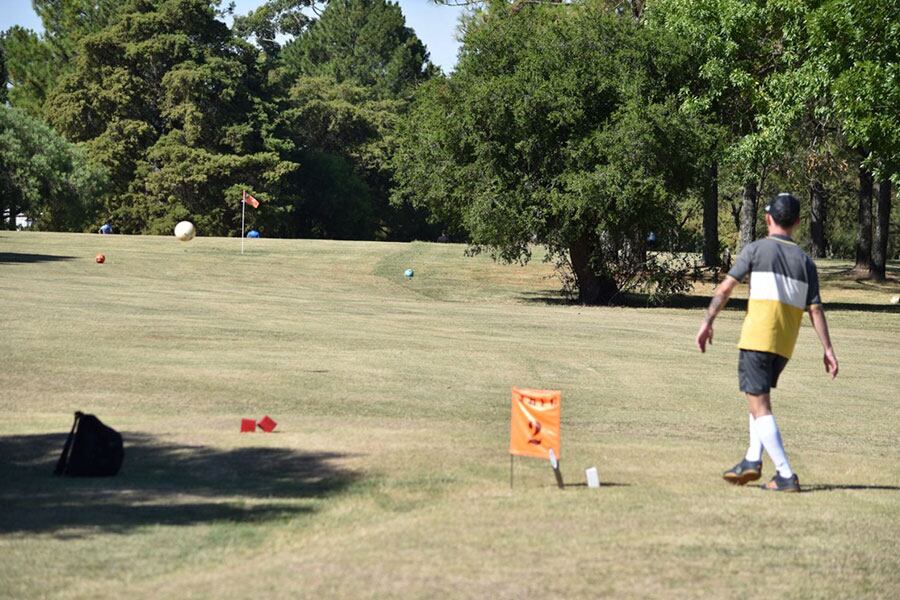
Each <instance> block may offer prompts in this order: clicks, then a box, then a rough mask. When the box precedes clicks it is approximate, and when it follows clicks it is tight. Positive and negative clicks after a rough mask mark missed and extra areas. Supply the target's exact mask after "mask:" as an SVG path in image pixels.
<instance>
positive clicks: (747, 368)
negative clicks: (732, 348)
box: [738, 350, 788, 395]
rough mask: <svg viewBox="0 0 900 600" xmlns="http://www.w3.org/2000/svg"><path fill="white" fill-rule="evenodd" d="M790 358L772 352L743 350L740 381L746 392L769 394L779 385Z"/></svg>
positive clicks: (740, 361)
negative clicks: (779, 379) (780, 376)
mask: <svg viewBox="0 0 900 600" xmlns="http://www.w3.org/2000/svg"><path fill="white" fill-rule="evenodd" d="M787 362H788V359H786V358H785V357H783V356H780V355H778V354H773V353H771V352H757V351H756V350H741V355H740V357H739V358H738V381H739V382H740V385H741V391H742V392H744V393H745V394H753V395H759V394H768V393H769V390H770V389H771V388H773V387H778V376H779V375H781V372H782V371H783V370H784V366H785V365H786V364H787Z"/></svg>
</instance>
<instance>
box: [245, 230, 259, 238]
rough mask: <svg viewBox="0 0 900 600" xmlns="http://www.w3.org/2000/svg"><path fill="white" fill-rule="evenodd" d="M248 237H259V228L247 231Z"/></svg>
mask: <svg viewBox="0 0 900 600" xmlns="http://www.w3.org/2000/svg"><path fill="white" fill-rule="evenodd" d="M247 237H248V238H258V237H259V232H258V231H257V230H255V229H252V230H250V231H248V232H247Z"/></svg>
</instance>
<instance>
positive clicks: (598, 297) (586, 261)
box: [569, 236, 619, 304]
mask: <svg viewBox="0 0 900 600" xmlns="http://www.w3.org/2000/svg"><path fill="white" fill-rule="evenodd" d="M593 248H594V244H593V243H591V241H590V240H589V239H588V237H587V236H582V237H580V238H578V239H577V240H575V241H574V242H573V243H572V244H571V245H570V246H569V258H570V259H571V261H572V269H573V270H574V271H575V283H576V285H577V286H578V301H579V302H580V303H582V304H608V303H609V301H610V300H612V298H613V296H615V295H616V292H618V291H619V290H618V289H617V288H616V283H615V282H614V281H613V280H612V279H609V278H608V277H600V276H598V275H597V273H595V272H594V269H593V268H592V266H591V258H592V254H593Z"/></svg>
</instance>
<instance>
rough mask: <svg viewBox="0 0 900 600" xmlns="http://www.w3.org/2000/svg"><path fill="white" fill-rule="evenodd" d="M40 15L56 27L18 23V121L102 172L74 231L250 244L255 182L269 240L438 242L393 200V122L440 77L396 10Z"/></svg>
mask: <svg viewBox="0 0 900 600" xmlns="http://www.w3.org/2000/svg"><path fill="white" fill-rule="evenodd" d="M35 9H36V11H37V12H38V14H39V15H40V17H41V19H42V22H43V23H44V27H45V32H44V34H43V35H41V36H38V35H36V34H34V33H33V32H30V31H26V30H24V29H22V28H20V27H13V28H12V29H10V30H9V31H7V32H5V33H4V37H3V41H2V47H3V48H4V52H5V56H6V57H8V59H7V60H6V61H5V64H6V67H7V72H8V75H7V76H6V77H5V80H8V81H9V82H10V83H11V86H10V99H9V100H10V104H11V105H12V106H13V107H16V108H17V109H19V110H18V111H17V112H11V113H10V114H9V118H25V116H26V115H30V117H32V118H37V119H40V120H42V121H44V122H46V123H47V124H49V125H50V126H51V127H52V128H53V130H55V131H56V132H58V133H59V134H61V135H62V136H63V137H64V138H65V140H66V141H67V142H68V143H70V144H73V145H74V146H73V150H75V149H77V150H78V151H80V152H82V153H83V154H84V155H85V156H86V157H87V159H88V160H89V161H90V162H91V164H92V167H93V168H95V169H96V171H97V172H101V173H103V174H104V175H105V186H104V187H103V192H102V193H100V194H99V198H98V199H96V200H97V201H95V202H93V203H92V204H93V205H94V207H95V209H96V210H95V211H93V213H88V214H86V215H85V220H84V221H83V222H81V223H76V222H70V223H69V225H68V226H69V228H72V229H76V230H84V229H88V230H89V229H92V228H94V227H96V226H97V225H98V224H99V223H102V222H107V221H108V222H111V223H112V224H113V225H114V227H115V228H116V229H117V230H118V231H120V232H123V233H162V232H168V231H170V230H171V227H172V226H173V225H174V223H176V222H177V221H179V220H182V219H190V220H192V221H194V222H195V224H196V225H197V227H198V228H199V230H200V231H202V232H204V233H205V234H207V235H237V234H239V231H238V229H239V223H240V198H241V190H242V189H245V190H248V191H250V192H251V193H253V194H254V196H255V197H257V198H258V199H259V200H261V201H262V206H261V208H260V209H259V211H253V213H252V214H251V215H250V218H251V222H250V226H252V227H256V228H258V229H261V230H262V231H263V232H264V234H268V235H277V236H285V237H297V236H304V237H305V236H315V237H332V238H356V239H373V238H374V239H410V238H413V237H432V236H434V235H436V234H435V233H434V229H435V226H432V225H429V224H428V223H427V222H426V215H425V214H424V213H422V212H420V211H416V210H415V209H413V208H412V207H410V206H395V205H392V204H391V203H390V202H389V200H388V199H389V195H390V181H391V167H390V159H391V156H392V155H393V152H394V146H395V136H394V131H395V129H396V124H397V122H398V121H399V120H400V119H401V118H402V116H403V114H404V112H405V111H406V107H407V105H408V103H409V101H410V98H411V97H412V94H413V92H414V89H415V87H416V86H417V85H418V83H420V82H421V81H424V80H426V79H428V78H429V77H431V76H433V75H434V73H435V72H436V69H435V68H434V67H433V66H432V65H431V64H430V62H429V61H428V53H427V51H426V49H425V46H424V44H422V42H421V41H420V40H419V39H418V38H417V37H416V35H415V33H414V32H413V31H412V30H411V29H409V28H408V27H407V26H406V23H405V20H404V17H403V15H402V13H401V11H400V9H399V7H398V6H397V5H396V4H395V3H393V2H388V1H386V0H332V1H331V2H328V3H327V5H326V6H325V7H324V8H323V7H322V4H321V3H315V2H312V0H272V1H270V2H267V3H265V4H263V5H262V6H261V7H260V8H259V9H257V10H255V11H253V12H252V13H250V14H248V15H239V16H237V17H236V18H235V19H234V25H233V26H232V27H228V26H227V25H226V24H225V16H226V15H225V13H224V12H223V11H222V9H221V7H220V5H219V2H211V1H210V0H124V1H119V0H101V1H99V2H97V1H95V0H38V1H36V2H35ZM310 9H316V10H315V11H311V10H310ZM279 34H288V35H290V36H291V37H290V38H288V39H289V41H287V42H286V43H284V44H283V45H281V44H279V43H278V42H277V41H276V38H278V36H279ZM84 200H85V199H84V198H74V197H73V198H72V201H73V202H76V203H78V202H80V203H84ZM18 208H19V209H25V210H27V211H29V213H30V212H34V211H35V210H37V209H38V207H37V205H33V206H31V205H30V206H24V207H18ZM37 222H38V223H43V222H44V221H41V220H38V221H37Z"/></svg>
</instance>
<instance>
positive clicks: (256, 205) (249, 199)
mask: <svg viewBox="0 0 900 600" xmlns="http://www.w3.org/2000/svg"><path fill="white" fill-rule="evenodd" d="M244 203H245V204H249V205H250V206H252V207H253V208H259V200H257V199H256V198H254V197H253V196H251V195H250V194H248V193H247V192H244Z"/></svg>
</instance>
